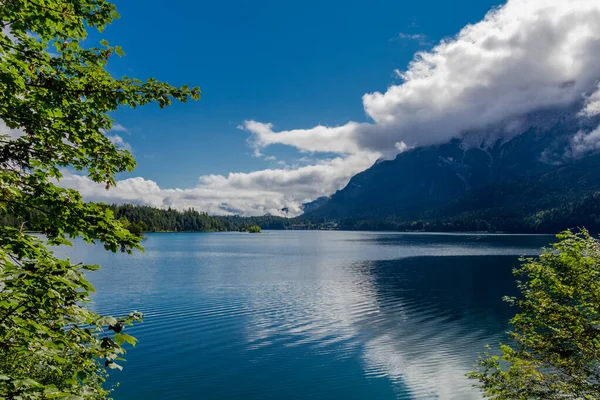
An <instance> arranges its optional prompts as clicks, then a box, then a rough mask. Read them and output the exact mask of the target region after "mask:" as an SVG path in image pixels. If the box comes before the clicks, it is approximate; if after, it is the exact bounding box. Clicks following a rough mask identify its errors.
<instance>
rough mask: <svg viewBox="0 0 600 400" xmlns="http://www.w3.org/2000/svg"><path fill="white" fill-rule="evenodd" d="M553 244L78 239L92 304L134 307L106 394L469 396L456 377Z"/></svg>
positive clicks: (499, 325) (206, 236)
mask: <svg viewBox="0 0 600 400" xmlns="http://www.w3.org/2000/svg"><path fill="white" fill-rule="evenodd" d="M551 240H552V238H551V237H549V236H521V235H510V236H508V235H474V234H394V233H366V232H324V231H270V232H263V233H262V234H256V235H253V234H243V233H214V234H210V233H199V234H149V235H148V238H147V239H145V240H144V242H143V245H144V247H145V248H146V251H145V252H144V253H138V254H135V255H133V256H127V255H122V254H116V255H115V254H111V253H107V252H105V251H104V250H103V249H102V248H101V246H96V247H94V246H89V245H83V244H81V243H78V244H77V245H76V246H75V248H74V249H72V250H70V251H69V253H70V255H71V257H72V258H73V259H74V260H76V261H88V262H94V263H99V264H101V265H102V269H101V270H100V271H98V272H93V273H91V274H90V275H89V278H90V279H91V281H92V282H93V284H94V285H95V286H96V289H97V291H98V294H97V295H96V296H95V297H94V302H95V303H94V305H93V307H94V308H95V309H96V310H97V311H99V312H101V313H107V314H111V315H115V314H123V313H126V312H128V311H130V310H134V309H135V310H139V311H142V312H144V313H145V315H146V318H145V322H144V323H143V324H140V325H138V326H136V327H135V328H131V329H129V331H128V333H130V334H132V335H135V336H136V337H137V338H138V339H139V344H138V346H137V347H136V348H134V349H132V350H130V351H129V352H128V354H127V360H128V361H127V362H126V363H125V364H124V366H125V369H124V371H123V372H116V373H114V374H113V377H114V378H115V379H116V380H118V381H120V382H121V385H120V386H119V387H118V388H116V390H115V392H114V397H115V398H116V399H125V400H133V399H143V400H152V399H332V398H340V399H461V400H462V399H479V398H480V396H479V395H478V393H477V391H476V390H474V389H473V388H472V387H471V385H472V382H471V381H469V380H468V379H466V378H465V373H467V372H469V371H470V370H471V369H472V368H473V365H474V362H475V360H476V358H477V353H478V352H480V351H483V350H484V345H485V344H486V343H489V344H494V343H497V342H498V341H500V340H503V339H504V337H505V336H504V332H505V331H506V330H507V328H508V327H507V321H508V319H509V318H510V316H511V314H512V313H513V312H514V310H512V309H510V308H509V307H508V306H506V305H505V304H504V303H503V302H502V296H504V295H512V294H515V284H514V278H513V276H512V274H511V269H512V268H514V267H515V266H517V265H518V257H519V256H521V255H532V254H537V253H538V252H539V248H540V247H541V246H544V245H547V244H548V243H549V242H550V241H551Z"/></svg>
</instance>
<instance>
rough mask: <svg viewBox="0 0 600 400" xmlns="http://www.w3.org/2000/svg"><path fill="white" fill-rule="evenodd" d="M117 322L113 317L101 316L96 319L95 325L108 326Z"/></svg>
mask: <svg viewBox="0 0 600 400" xmlns="http://www.w3.org/2000/svg"><path fill="white" fill-rule="evenodd" d="M116 323H117V319H116V318H114V317H102V318H98V319H97V320H96V326H109V325H115V324H116Z"/></svg>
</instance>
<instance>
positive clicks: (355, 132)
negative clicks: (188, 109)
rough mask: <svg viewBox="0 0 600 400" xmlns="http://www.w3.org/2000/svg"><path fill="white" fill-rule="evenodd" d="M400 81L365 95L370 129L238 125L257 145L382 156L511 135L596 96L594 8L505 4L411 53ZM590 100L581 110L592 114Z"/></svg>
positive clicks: (599, 26)
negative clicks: (471, 136)
mask: <svg viewBox="0 0 600 400" xmlns="http://www.w3.org/2000/svg"><path fill="white" fill-rule="evenodd" d="M400 76H401V78H402V79H403V82H402V83H401V84H398V85H392V86H390V87H389V88H388V89H387V91H386V92H384V93H380V92H374V93H368V94H365V95H364V96H363V106H364V109H365V112H366V114H367V116H368V117H369V119H370V120H371V121H370V122H366V123H359V122H348V123H347V124H345V125H341V126H336V127H325V126H316V127H313V128H308V129H292V130H283V131H274V130H273V126H272V125H271V124H269V123H261V122H257V121H246V123H245V125H244V127H245V128H246V129H247V130H248V131H250V132H252V134H253V135H254V139H253V143H254V144H255V145H256V147H257V148H261V147H266V146H268V145H271V144H274V143H280V144H286V145H290V146H294V147H296V148H298V149H300V150H303V151H313V152H315V151H327V152H337V153H353V152H356V151H372V152H379V153H382V154H384V155H388V156H390V155H393V154H395V153H397V152H398V150H399V149H398V148H397V145H396V143H404V144H405V145H406V146H408V147H413V146H416V145H429V144H435V143H441V142H445V141H447V140H449V139H451V138H453V137H457V136H459V135H461V134H462V133H463V132H465V131H472V130H482V129H487V128H489V127H492V126H498V125H501V126H504V127H505V128H506V129H510V128H511V126H514V121H515V119H519V118H520V117H521V116H523V115H526V114H528V113H530V112H533V111H536V110H540V109H550V108H559V107H567V106H571V105H574V104H576V103H577V102H581V101H582V98H583V96H586V95H587V96H589V95H591V94H592V93H594V92H595V90H596V89H597V85H598V81H599V79H600V2H597V1H589V0H509V1H508V2H507V3H506V4H505V5H504V6H502V7H499V8H496V9H494V10H492V11H490V12H489V13H488V14H487V15H486V16H485V18H484V19H483V20H482V21H480V22H478V23H476V24H473V25H468V26H466V27H465V28H463V29H462V30H461V31H460V33H459V34H458V35H456V36H455V37H453V38H450V39H446V40H443V41H441V42H440V43H439V44H438V45H436V46H435V47H433V48H432V49H431V50H430V51H424V52H419V53H417V54H416V56H415V58H414V59H413V61H412V62H411V63H410V64H409V66H408V68H407V69H406V70H405V71H403V72H400ZM599 97H600V95H599ZM594 99H596V100H598V98H597V97H591V98H590V99H589V100H588V105H587V106H586V107H587V108H586V109H587V110H588V111H586V112H594V110H597V109H598V106H599V104H598V102H597V101H596V102H594ZM590 100H591V101H590ZM401 147H402V148H404V146H401Z"/></svg>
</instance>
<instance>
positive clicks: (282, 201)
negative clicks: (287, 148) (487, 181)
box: [60, 153, 375, 215]
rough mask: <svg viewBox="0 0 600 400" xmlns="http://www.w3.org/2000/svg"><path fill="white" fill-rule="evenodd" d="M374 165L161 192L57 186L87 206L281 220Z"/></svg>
mask: <svg viewBox="0 0 600 400" xmlns="http://www.w3.org/2000/svg"><path fill="white" fill-rule="evenodd" d="M374 162H375V158H373V155H372V154H370V153H360V154H355V155H351V156H348V157H337V158H334V159H333V160H330V161H329V162H328V163H322V164H318V165H309V166H304V167H300V168H298V169H267V170H263V171H255V172H251V173H231V174H229V175H227V176H223V175H205V176H202V177H200V179H199V181H198V185H197V186H196V187H193V188H189V189H162V188H160V187H159V186H158V185H157V184H156V183H155V182H153V181H151V180H147V179H144V178H129V179H124V180H121V181H118V182H117V186H116V187H113V188H111V189H110V190H105V189H104V186H103V185H100V184H96V183H94V182H92V181H91V180H90V179H89V178H87V177H84V176H80V175H76V174H73V173H71V172H69V171H67V170H64V171H63V178H62V179H61V181H60V183H61V185H62V186H65V187H70V188H73V189H77V190H78V191H79V192H80V193H81V194H82V195H83V197H84V199H85V200H87V201H103V202H107V203H124V202H131V203H135V204H145V205H149V206H153V207H163V208H164V207H173V208H177V209H184V208H188V207H194V208H196V209H199V210H202V211H206V212H209V213H212V214H242V215H263V214H265V213H271V214H273V215H284V213H283V212H282V211H281V209H282V208H284V207H287V208H289V213H288V214H287V215H298V214H300V213H301V212H302V209H301V205H302V203H305V202H308V201H311V200H314V199H315V198H317V197H319V196H324V195H329V194H331V193H332V192H333V191H335V190H336V189H339V188H341V187H342V186H344V185H345V184H346V183H347V182H348V180H349V179H350V178H351V177H352V176H353V175H354V174H356V173H358V172H360V171H362V170H364V169H366V168H368V167H369V166H371V165H372V164H373V163H374Z"/></svg>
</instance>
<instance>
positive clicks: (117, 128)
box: [110, 124, 130, 133]
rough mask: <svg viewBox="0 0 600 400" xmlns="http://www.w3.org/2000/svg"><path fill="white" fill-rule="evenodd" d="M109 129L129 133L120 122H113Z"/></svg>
mask: <svg viewBox="0 0 600 400" xmlns="http://www.w3.org/2000/svg"><path fill="white" fill-rule="evenodd" d="M110 130H111V131H114V132H125V133H130V131H129V129H127V128H126V127H124V126H123V125H121V124H114V125H113V126H112V128H110Z"/></svg>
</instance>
